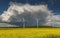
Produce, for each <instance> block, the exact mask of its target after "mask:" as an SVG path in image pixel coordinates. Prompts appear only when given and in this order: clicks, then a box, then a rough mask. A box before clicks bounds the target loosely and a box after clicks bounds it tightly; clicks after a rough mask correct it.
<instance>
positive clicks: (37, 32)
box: [0, 28, 60, 38]
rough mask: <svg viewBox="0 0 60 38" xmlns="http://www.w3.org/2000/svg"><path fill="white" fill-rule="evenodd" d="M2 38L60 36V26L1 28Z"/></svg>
mask: <svg viewBox="0 0 60 38" xmlns="http://www.w3.org/2000/svg"><path fill="white" fill-rule="evenodd" d="M0 38H60V28H0Z"/></svg>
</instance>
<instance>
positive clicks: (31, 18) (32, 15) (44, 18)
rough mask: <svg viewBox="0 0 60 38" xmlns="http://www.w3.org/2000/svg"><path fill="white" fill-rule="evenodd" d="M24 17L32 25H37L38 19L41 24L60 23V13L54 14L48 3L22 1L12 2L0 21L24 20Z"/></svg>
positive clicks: (0, 17)
mask: <svg viewBox="0 0 60 38" xmlns="http://www.w3.org/2000/svg"><path fill="white" fill-rule="evenodd" d="M22 18H24V19H25V21H26V22H27V23H28V24H30V25H36V19H39V25H50V26H51V25H52V24H55V25H56V24H58V25H60V15H54V14H53V13H52V11H51V10H49V9H48V7H47V5H29V4H20V3H10V7H9V8H8V9H7V11H4V13H3V14H2V15H1V16H0V21H1V22H7V23H14V22H22ZM52 26H53V25H52Z"/></svg>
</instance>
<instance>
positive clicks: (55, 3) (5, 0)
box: [0, 0, 60, 14]
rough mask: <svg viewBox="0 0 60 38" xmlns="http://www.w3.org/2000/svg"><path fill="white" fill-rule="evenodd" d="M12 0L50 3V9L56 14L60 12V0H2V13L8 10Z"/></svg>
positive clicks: (13, 0) (33, 3)
mask: <svg viewBox="0 0 60 38" xmlns="http://www.w3.org/2000/svg"><path fill="white" fill-rule="evenodd" d="M11 1H12V2H17V3H23V4H25V3H29V4H31V5H36V4H37V5H38V4H48V7H49V9H51V10H53V11H54V12H55V13H56V14H60V5H59V4H60V0H0V14H1V13H3V11H5V10H7V8H8V7H9V3H10V2H11Z"/></svg>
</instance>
